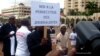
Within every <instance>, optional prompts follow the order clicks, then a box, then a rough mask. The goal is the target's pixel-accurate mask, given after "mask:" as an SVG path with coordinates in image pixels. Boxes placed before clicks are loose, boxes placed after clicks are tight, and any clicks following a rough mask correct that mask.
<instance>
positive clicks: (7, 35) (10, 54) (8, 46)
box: [0, 16, 17, 56]
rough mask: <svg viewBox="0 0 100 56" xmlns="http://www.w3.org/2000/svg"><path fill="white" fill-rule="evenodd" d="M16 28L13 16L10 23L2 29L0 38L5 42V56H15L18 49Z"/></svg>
mask: <svg viewBox="0 0 100 56" xmlns="http://www.w3.org/2000/svg"><path fill="white" fill-rule="evenodd" d="M15 33H16V26H15V17H14V16H11V17H10V18H9V21H8V23H6V24H5V25H3V26H2V27H1V31H0V37H1V38H2V40H3V54H4V56H14V55H15V49H16V44H17V42H16V37H15Z"/></svg>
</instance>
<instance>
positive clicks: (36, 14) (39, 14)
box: [31, 2, 60, 26]
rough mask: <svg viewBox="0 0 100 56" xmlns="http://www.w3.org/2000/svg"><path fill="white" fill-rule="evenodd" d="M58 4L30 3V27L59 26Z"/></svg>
mask: <svg viewBox="0 0 100 56" xmlns="http://www.w3.org/2000/svg"><path fill="white" fill-rule="evenodd" d="M59 24H60V5H59V3H45V2H32V3H31V25H32V26H59Z"/></svg>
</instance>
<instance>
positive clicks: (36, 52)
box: [27, 2, 60, 56]
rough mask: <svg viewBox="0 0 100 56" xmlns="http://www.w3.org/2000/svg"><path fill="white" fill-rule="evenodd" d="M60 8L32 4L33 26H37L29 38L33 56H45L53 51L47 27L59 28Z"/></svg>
mask: <svg viewBox="0 0 100 56" xmlns="http://www.w3.org/2000/svg"><path fill="white" fill-rule="evenodd" d="M59 24H60V6H59V4H58V3H57V4H53V3H44V2H32V4H31V25H32V26H36V29H35V31H34V32H33V33H31V34H30V35H29V36H28V39H27V43H28V48H29V51H30V55H31V56H45V55H46V54H47V53H48V52H50V51H51V49H52V44H51V39H50V34H48V33H47V27H43V26H59Z"/></svg>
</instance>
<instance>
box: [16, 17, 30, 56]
mask: <svg viewBox="0 0 100 56" xmlns="http://www.w3.org/2000/svg"><path fill="white" fill-rule="evenodd" d="M29 26H30V23H29V21H28V20H27V19H24V20H22V21H21V27H20V28H19V29H18V30H17V32H16V38H17V42H18V44H17V48H16V55H15V56H30V53H29V51H28V46H27V36H28V34H29V33H31V32H30V30H29V28H28V27H29Z"/></svg>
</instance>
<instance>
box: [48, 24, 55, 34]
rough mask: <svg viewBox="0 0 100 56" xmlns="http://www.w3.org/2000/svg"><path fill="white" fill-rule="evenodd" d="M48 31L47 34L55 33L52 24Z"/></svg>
mask: <svg viewBox="0 0 100 56" xmlns="http://www.w3.org/2000/svg"><path fill="white" fill-rule="evenodd" d="M48 33H49V34H55V29H54V28H53V26H50V27H49V29H48Z"/></svg>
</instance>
